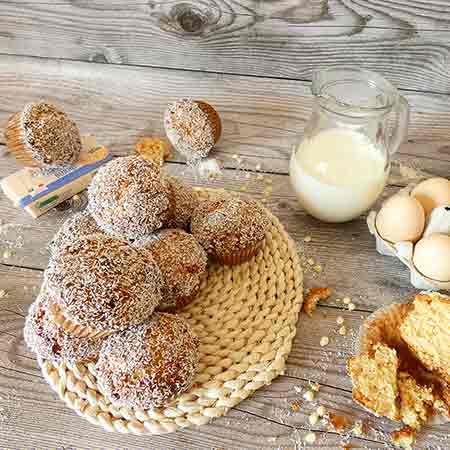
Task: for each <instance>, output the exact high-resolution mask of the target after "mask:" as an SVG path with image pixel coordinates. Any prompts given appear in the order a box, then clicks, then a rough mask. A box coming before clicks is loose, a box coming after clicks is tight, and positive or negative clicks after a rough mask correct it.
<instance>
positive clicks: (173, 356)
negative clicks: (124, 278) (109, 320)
mask: <svg viewBox="0 0 450 450" xmlns="http://www.w3.org/2000/svg"><path fill="white" fill-rule="evenodd" d="M198 348H199V341H198V338H197V337H196V336H195V334H194V333H193V331H192V329H191V327H190V326H189V324H188V323H187V322H186V320H185V319H183V318H182V317H180V316H176V315H173V314H167V313H155V314H154V315H153V316H152V317H151V319H150V320H149V321H148V322H146V323H145V324H142V325H139V326H135V327H131V328H129V329H128V330H126V331H123V332H120V333H116V334H113V335H111V336H110V337H108V338H107V339H106V341H105V344H104V345H103V347H102V350H101V352H100V357H99V359H98V362H97V365H96V374H97V381H98V383H99V385H100V386H101V388H102V390H103V391H104V392H105V393H106V395H107V396H108V397H109V399H110V400H111V402H112V403H113V404H115V405H117V406H128V407H130V408H151V407H154V406H162V405H163V404H165V403H167V402H168V401H170V400H171V399H173V398H174V397H175V396H176V395H178V394H180V393H181V392H183V391H185V390H186V389H188V388H189V387H190V385H191V383H192V381H193V378H194V374H195V370H196V367H197V364H198V361H199V352H198Z"/></svg>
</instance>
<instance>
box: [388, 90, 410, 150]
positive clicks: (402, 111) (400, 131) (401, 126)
mask: <svg viewBox="0 0 450 450" xmlns="http://www.w3.org/2000/svg"><path fill="white" fill-rule="evenodd" d="M396 122H397V125H396V128H395V130H394V131H393V133H392V136H391V139H390V142H389V153H390V154H391V155H392V154H393V153H395V152H396V151H397V150H398V148H399V147H400V144H401V143H402V142H403V140H404V139H405V138H406V137H407V136H408V123H409V104H408V101H407V100H406V98H405V97H403V96H402V95H399V96H398V100H397V107H396Z"/></svg>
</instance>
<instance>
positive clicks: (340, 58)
mask: <svg viewBox="0 0 450 450" xmlns="http://www.w3.org/2000/svg"><path fill="white" fill-rule="evenodd" d="M181 3H183V4H184V5H186V4H189V2H181V0H180V1H179V2H162V1H159V2H157V1H151V2H140V1H138V2H132V3H131V4H130V3H129V2H125V1H123V2H118V1H115V2H113V3H112V4H111V2H109V1H107V0H103V1H98V0H97V1H95V2H85V1H83V2H78V1H77V2H71V1H68V0H66V1H59V2H57V3H45V2H36V1H33V2H26V1H20V0H18V1H15V2H12V1H9V2H4V3H3V4H2V14H1V15H0V28H1V30H2V31H1V35H0V52H1V53H7V54H22V55H31V56H42V57H50V58H67V59H77V60H84V61H97V62H106V63H113V64H130V65H150V66H164V67H171V68H184V69H192V70H202V71H214V72H228V73H230V72H231V73H238V74H251V75H259V76H271V77H287V78H293V79H303V80H307V79H311V72H312V70H313V69H315V68H318V67H330V66H336V65H342V64H351V65H360V66H363V67H366V68H369V69H373V70H377V71H379V72H381V73H383V74H384V75H385V76H387V77H388V78H390V79H391V80H392V81H393V82H394V83H396V84H397V85H398V86H401V87H403V88H407V89H422V90H431V91H436V92H446V93H449V92H450V79H449V67H448V64H447V60H448V58H449V51H450V48H449V45H448V31H449V25H450V4H449V3H448V1H447V0H446V1H443V2H432V3H431V4H429V3H428V2H427V3H424V2H421V1H418V0H415V1H412V2H396V3H394V4H393V3H392V2H390V1H388V0H382V1H377V2H373V1H370V0H358V1H356V0H353V1H343V0H330V1H326V0H304V1H301V2H298V1H296V0H284V1H281V2H279V1H277V2H267V1H258V0H240V1H230V0H215V1H212V0H206V1H205V2H202V3H199V2H198V3H195V2H194V5H197V6H196V7H194V11H191V12H187V13H186V12H181V13H180V4H181ZM174 8H178V9H174ZM181 10H183V7H181ZM186 30H187V31H186Z"/></svg>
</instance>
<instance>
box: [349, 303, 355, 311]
mask: <svg viewBox="0 0 450 450" xmlns="http://www.w3.org/2000/svg"><path fill="white" fill-rule="evenodd" d="M355 308H356V306H355V304H354V303H349V304H348V310H349V311H354V310H355Z"/></svg>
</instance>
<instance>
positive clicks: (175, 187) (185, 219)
mask: <svg viewBox="0 0 450 450" xmlns="http://www.w3.org/2000/svg"><path fill="white" fill-rule="evenodd" d="M165 180H166V182H167V184H168V185H169V188H170V191H171V205H172V207H171V214H170V217H169V218H168V220H167V221H166V222H165V223H164V226H165V227H166V228H182V229H184V230H188V229H189V226H190V223H191V218H192V215H193V214H194V210H195V209H196V208H197V206H198V204H199V199H198V196H197V194H196V192H195V191H194V190H193V189H192V188H191V186H189V185H187V184H186V183H183V182H182V181H181V180H179V179H178V178H175V177H167V178H165Z"/></svg>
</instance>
